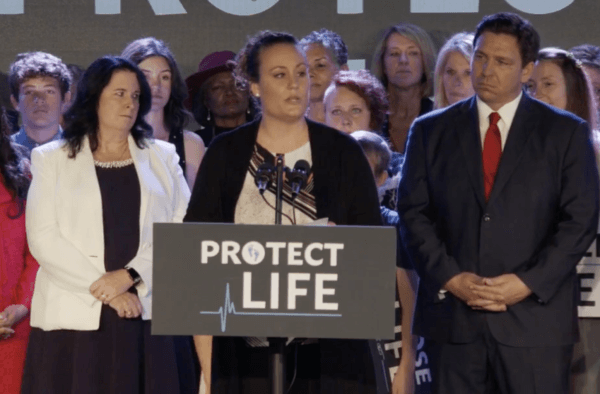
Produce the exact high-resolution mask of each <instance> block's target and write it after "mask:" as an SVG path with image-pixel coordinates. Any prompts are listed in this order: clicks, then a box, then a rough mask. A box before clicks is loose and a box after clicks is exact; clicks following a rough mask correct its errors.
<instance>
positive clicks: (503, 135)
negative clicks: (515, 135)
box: [477, 92, 523, 150]
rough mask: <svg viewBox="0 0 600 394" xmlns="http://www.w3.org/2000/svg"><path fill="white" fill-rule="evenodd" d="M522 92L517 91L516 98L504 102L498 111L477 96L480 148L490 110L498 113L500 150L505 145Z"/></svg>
mask: <svg viewBox="0 0 600 394" xmlns="http://www.w3.org/2000/svg"><path fill="white" fill-rule="evenodd" d="M522 96H523V92H521V93H519V95H518V96H517V98H515V99H514V100H513V101H511V102H508V103H506V104H504V105H503V106H502V107H501V108H500V109H499V110H498V111H494V110H493V109H491V108H490V106H489V105H487V104H486V103H484V102H483V101H482V100H481V99H480V98H479V97H477V112H478V113H479V133H480V135H481V149H483V141H484V140H485V133H487V129H488V128H489V127H490V114H491V113H492V112H498V114H500V120H499V121H498V129H499V130H500V139H501V140H502V150H504V145H506V139H507V138H508V132H509V130H510V126H511V125H512V122H513V119H514V118H515V113H516V112H517V107H518V106H519V102H520V101H521V97H522Z"/></svg>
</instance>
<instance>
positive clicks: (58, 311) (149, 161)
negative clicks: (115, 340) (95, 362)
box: [25, 136, 190, 331]
mask: <svg viewBox="0 0 600 394" xmlns="http://www.w3.org/2000/svg"><path fill="white" fill-rule="evenodd" d="M129 150H130V152H131V157H132V158H133V162H134V165H135V169H136V171H137V175H138V178H139V181H140V190H141V206H140V245H139V248H138V251H137V254H136V256H135V257H134V258H133V260H131V261H130V262H129V263H128V264H127V265H126V267H131V268H134V269H135V270H136V271H137V272H138V273H139V274H140V276H141V277H142V282H140V283H139V284H138V285H137V291H138V296H139V298H140V301H141V303H142V307H143V312H142V318H143V319H144V320H149V319H151V317H152V224H153V223H155V222H181V221H182V220H183V217H184V215H185V212H186V209H187V204H188V201H189V198H190V191H189V188H188V186H187V183H186V181H185V179H184V177H183V172H182V171H181V168H180V166H179V157H178V156H177V154H176V153H175V147H174V146H173V145H172V144H169V143H166V142H163V141H159V140H154V141H152V140H150V141H148V147H147V148H145V149H139V148H138V147H137V145H136V144H135V141H134V139H133V138H132V137H131V136H129ZM31 172H32V176H33V178H32V183H31V186H30V189H29V194H28V197H27V208H26V216H25V217H26V226H27V240H28V242H29V248H30V250H31V254H32V255H33V256H34V257H35V258H36V259H37V261H38V262H39V264H40V269H39V271H38V274H37V277H36V280H35V289H34V292H33V299H32V305H31V326H32V327H38V328H41V329H43V330H45V331H48V330H59V329H71V330H84V331H85V330H97V329H98V327H99V325H100V310H101V307H102V303H101V302H100V301H98V300H97V299H96V298H94V297H93V296H92V295H91V294H90V290H89V287H90V285H91V284H92V283H94V282H95V281H96V280H98V278H100V277H101V276H102V275H103V274H104V273H105V272H106V271H105V268H104V229H103V220H102V198H101V195H100V187H99V184H98V178H97V176H96V169H95V166H94V158H93V156H92V151H91V150H90V147H89V143H88V139H87V137H86V138H84V141H83V143H82V147H81V151H80V152H79V153H78V154H77V156H76V158H75V159H70V158H69V157H68V151H67V149H66V146H65V143H64V141H63V140H61V141H55V142H51V143H48V144H46V145H42V146H40V147H38V148H35V149H34V150H33V151H32V152H31ZM123 197H124V198H125V197H126V196H123Z"/></svg>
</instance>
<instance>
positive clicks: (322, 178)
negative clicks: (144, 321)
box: [184, 119, 382, 394]
mask: <svg viewBox="0 0 600 394" xmlns="http://www.w3.org/2000/svg"><path fill="white" fill-rule="evenodd" d="M307 123H308V131H309V139H310V147H311V154H312V161H313V164H312V171H313V174H314V175H313V176H314V185H315V187H314V196H315V200H316V205H317V217H319V218H323V217H327V218H329V220H330V221H332V222H334V223H336V224H339V225H381V224H382V220H381V214H380V210H379V200H378V196H377V188H376V186H375V180H374V178H373V173H372V171H371V167H370V166H369V162H368V161H367V158H366V157H365V155H364V153H363V151H362V148H361V147H360V145H358V143H357V142H356V141H355V140H354V139H353V138H352V137H349V136H348V135H346V134H343V133H340V132H339V131H337V130H334V129H332V128H330V127H327V126H325V125H322V124H320V123H315V122H312V121H310V120H307ZM259 124H260V119H258V120H256V121H254V122H252V123H249V124H246V125H244V126H241V127H240V128H238V129H236V130H233V131H230V132H227V133H224V134H221V135H219V136H218V137H217V138H215V139H214V140H213V142H212V143H211V145H210V147H209V148H208V150H207V151H206V154H205V156H204V158H203V159H202V164H201V165H200V170H199V171H198V177H197V178H196V183H195V185H194V190H193V192H192V197H191V200H190V204H189V206H188V211H187V214H186V216H185V218H184V221H185V222H217V223H218V222H221V223H233V222H234V217H235V206H236V204H237V201H238V198H239V196H240V193H241V191H242V187H243V184H244V179H245V177H246V173H247V171H248V166H249V164H250V159H251V157H252V152H253V149H254V144H255V142H256V136H257V133H258V127H259ZM240 346H243V340H241V339H239V338H232V337H215V338H214V340H213V361H212V366H213V367H212V375H213V376H212V385H213V386H212V393H213V394H238V393H239V392H240V387H241V386H240V385H241V384H242V383H241V381H242V380H243V377H241V376H240V372H239V370H238V367H239V366H238V364H237V363H238V361H237V360H238V359H239V354H238V351H239V348H240ZM315 362H319V363H320V366H321V378H320V387H321V392H323V393H334V392H343V393H345V394H374V393H375V383H374V381H375V377H374V366H373V364H372V360H371V356H370V352H369V348H368V345H367V341H363V340H339V339H322V340H320V361H319V360H315Z"/></svg>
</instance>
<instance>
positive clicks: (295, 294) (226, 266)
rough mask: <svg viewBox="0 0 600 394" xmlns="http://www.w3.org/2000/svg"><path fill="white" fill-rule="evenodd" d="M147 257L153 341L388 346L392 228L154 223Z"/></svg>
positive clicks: (392, 279)
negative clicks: (189, 338) (374, 342)
mask: <svg viewBox="0 0 600 394" xmlns="http://www.w3.org/2000/svg"><path fill="white" fill-rule="evenodd" d="M153 249H154V258H153V266H154V273H153V307H152V334H162V335H215V336H244V337H247V336H252V337H270V338H282V339H283V338H288V337H298V338H348V339H374V338H378V339H391V338H393V335H394V332H393V331H394V291H395V283H396V275H395V270H396V265H395V254H396V231H395V229H394V228H391V227H352V226H332V227H329V226H324V227H313V226H272V225H268V226H260V225H234V224H199V223H182V224H173V223H157V224H155V225H154V246H153ZM283 342H285V340H283Z"/></svg>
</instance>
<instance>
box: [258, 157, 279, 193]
mask: <svg viewBox="0 0 600 394" xmlns="http://www.w3.org/2000/svg"><path fill="white" fill-rule="evenodd" d="M274 174H275V166H273V164H271V163H267V162H264V163H262V164H261V165H259V166H258V168H257V169H256V176H255V177H254V183H255V184H256V186H258V192H259V193H260V195H261V196H262V195H263V194H264V192H265V190H267V189H268V188H269V186H271V182H272V181H273V175H274Z"/></svg>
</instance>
